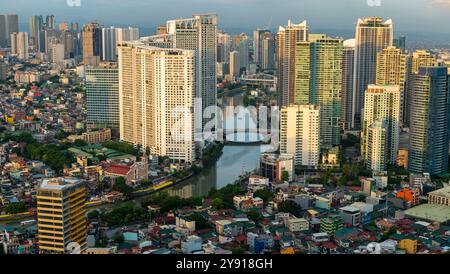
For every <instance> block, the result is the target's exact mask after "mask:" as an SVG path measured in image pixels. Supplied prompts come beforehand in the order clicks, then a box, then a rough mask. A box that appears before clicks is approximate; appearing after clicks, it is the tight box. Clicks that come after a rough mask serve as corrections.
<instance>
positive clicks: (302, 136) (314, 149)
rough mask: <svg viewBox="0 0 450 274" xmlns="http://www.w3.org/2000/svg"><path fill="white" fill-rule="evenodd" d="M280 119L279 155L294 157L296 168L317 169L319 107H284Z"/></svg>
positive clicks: (318, 156)
mask: <svg viewBox="0 0 450 274" xmlns="http://www.w3.org/2000/svg"><path fill="white" fill-rule="evenodd" d="M280 119H281V128H280V153H281V154H291V155H294V162H295V166H297V167H309V168H317V167H318V166H319V160H320V139H319V138H320V137H319V136H320V129H319V128H320V126H319V123H320V110H319V107H317V106H313V105H291V106H289V107H284V108H282V109H281V118H280Z"/></svg>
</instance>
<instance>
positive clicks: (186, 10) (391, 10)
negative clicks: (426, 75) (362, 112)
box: [0, 0, 450, 37]
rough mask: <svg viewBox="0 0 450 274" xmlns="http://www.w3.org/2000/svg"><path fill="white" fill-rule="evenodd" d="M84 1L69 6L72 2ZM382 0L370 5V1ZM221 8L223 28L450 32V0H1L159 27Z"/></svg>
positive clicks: (61, 17)
mask: <svg viewBox="0 0 450 274" xmlns="http://www.w3.org/2000/svg"><path fill="white" fill-rule="evenodd" d="M71 1H80V2H81V6H79V7H76V6H75V7H70V6H69V5H68V4H67V2H71ZM377 1H380V2H381V6H370V5H369V4H368V2H373V3H376V2H377ZM204 12H216V13H218V15H219V24H220V27H224V28H244V29H252V28H255V27H270V28H272V29H273V28H276V27H277V26H278V25H280V24H282V25H284V24H286V22H287V20H288V19H292V20H293V21H295V22H299V21H303V20H305V19H306V20H308V22H309V25H310V27H311V28H312V29H342V30H348V29H353V28H354V24H355V22H356V19H357V18H358V17H364V16H380V17H383V18H392V19H393V20H394V27H395V30H396V31H405V32H410V31H418V32H442V33H449V37H450V0H0V13H18V14H19V16H20V21H21V23H22V24H23V23H26V22H28V17H29V16H30V15H34V14H44V15H45V14H54V15H55V16H56V20H57V22H61V21H78V22H81V23H84V22H86V21H90V20H93V19H97V20H98V21H99V22H100V23H102V24H104V25H136V26H139V27H149V28H150V27H152V28H153V27H154V26H155V25H157V24H162V23H164V22H165V21H166V19H170V18H177V17H189V16H191V15H192V14H193V13H204Z"/></svg>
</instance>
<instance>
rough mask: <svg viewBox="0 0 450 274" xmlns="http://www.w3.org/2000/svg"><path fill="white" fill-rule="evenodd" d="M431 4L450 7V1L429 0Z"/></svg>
mask: <svg viewBox="0 0 450 274" xmlns="http://www.w3.org/2000/svg"><path fill="white" fill-rule="evenodd" d="M431 2H432V4H434V5H437V6H440V7H450V0H431Z"/></svg>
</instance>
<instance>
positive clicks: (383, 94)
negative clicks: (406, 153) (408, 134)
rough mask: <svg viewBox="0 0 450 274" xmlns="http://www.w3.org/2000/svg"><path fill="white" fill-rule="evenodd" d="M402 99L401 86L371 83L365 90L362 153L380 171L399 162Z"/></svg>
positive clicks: (368, 162) (367, 161)
mask: <svg viewBox="0 0 450 274" xmlns="http://www.w3.org/2000/svg"><path fill="white" fill-rule="evenodd" d="M400 100H401V94H400V86H384V85H369V87H368V89H367V91H366V93H365V108H364V115H363V131H362V136H361V137H362V138H361V155H362V157H363V159H365V161H366V163H367V164H368V165H370V166H372V167H373V168H376V169H375V170H376V171H382V170H384V168H386V165H387V164H395V162H396V159H397V152H398V147H399V138H400V117H401V116H400V112H401V110H400ZM383 137H385V138H386V139H383ZM379 149H381V150H382V151H379ZM374 157H375V158H374ZM383 159H384V160H383ZM375 163H377V164H375ZM383 167H384V168H383ZM380 168H382V169H381V170H380Z"/></svg>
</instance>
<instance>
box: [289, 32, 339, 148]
mask: <svg viewBox="0 0 450 274" xmlns="http://www.w3.org/2000/svg"><path fill="white" fill-rule="evenodd" d="M342 57H343V41H342V40H341V39H334V38H329V37H327V36H326V35H322V34H310V35H309V40H308V41H307V42H299V43H297V46H296V55H295V62H296V79H295V104H298V105H303V104H313V105H317V106H319V107H320V142H321V144H320V145H321V148H322V149H323V150H328V149H331V148H332V147H334V146H337V145H339V144H340V140H341V128H340V126H339V118H340V115H341V90H342Z"/></svg>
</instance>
